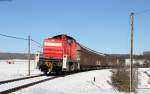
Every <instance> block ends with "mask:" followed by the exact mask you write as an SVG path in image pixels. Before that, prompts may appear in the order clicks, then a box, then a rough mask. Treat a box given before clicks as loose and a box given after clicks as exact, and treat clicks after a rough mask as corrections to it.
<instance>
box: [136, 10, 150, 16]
mask: <svg viewBox="0 0 150 94" xmlns="http://www.w3.org/2000/svg"><path fill="white" fill-rule="evenodd" d="M147 12H150V9H146V10H143V11H139V12H134V14H135V15H139V14H143V13H147Z"/></svg>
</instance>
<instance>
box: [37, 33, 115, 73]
mask: <svg viewBox="0 0 150 94" xmlns="http://www.w3.org/2000/svg"><path fill="white" fill-rule="evenodd" d="M42 49H43V50H42V54H41V56H40V58H39V62H38V64H37V65H38V68H39V69H40V70H41V71H42V72H44V73H45V74H47V73H52V72H55V73H61V72H74V71H81V70H91V69H100V68H106V67H113V66H116V65H117V58H115V57H112V56H109V55H106V54H102V53H98V52H96V51H93V50H91V49H89V48H87V47H85V46H82V45H81V44H79V43H78V42H77V41H76V40H75V39H74V38H73V37H70V36H68V35H65V34H61V35H57V36H54V37H51V38H46V39H44V42H43V48H42Z"/></svg>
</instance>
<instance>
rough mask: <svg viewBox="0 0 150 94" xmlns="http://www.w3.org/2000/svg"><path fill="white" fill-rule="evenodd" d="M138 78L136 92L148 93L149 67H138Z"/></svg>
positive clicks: (140, 93)
mask: <svg viewBox="0 0 150 94" xmlns="http://www.w3.org/2000/svg"><path fill="white" fill-rule="evenodd" d="M138 80H139V81H138V89H137V92H138V94H150V68H139V69H138Z"/></svg>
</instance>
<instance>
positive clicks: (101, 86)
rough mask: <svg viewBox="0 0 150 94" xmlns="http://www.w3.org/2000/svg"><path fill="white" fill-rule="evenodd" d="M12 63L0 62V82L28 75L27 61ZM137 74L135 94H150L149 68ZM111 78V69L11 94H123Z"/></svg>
mask: <svg viewBox="0 0 150 94" xmlns="http://www.w3.org/2000/svg"><path fill="white" fill-rule="evenodd" d="M14 61H15V62H14V64H8V62H7V61H0V80H1V81H2V80H7V79H13V78H20V77H24V76H27V75H28V61H25V60H14ZM138 72H139V75H138V79H139V81H138V89H137V93H136V94H150V89H149V88H150V68H140V69H138ZM36 74H42V73H41V72H40V71H39V70H38V69H36V63H35V61H31V75H36ZM111 76H112V70H111V69H104V70H94V71H88V72H82V73H77V74H73V75H68V76H65V77H60V78H56V79H53V80H50V81H47V82H44V83H40V84H37V85H35V86H32V87H29V88H26V89H22V90H20V91H17V92H14V93H13V94H124V92H119V91H117V90H116V89H115V88H114V87H113V86H112V85H111V82H112V81H111ZM94 77H95V82H94ZM14 84H16V83H14ZM16 86H17V85H16ZM0 89H1V90H2V88H0ZM126 94H128V93H126Z"/></svg>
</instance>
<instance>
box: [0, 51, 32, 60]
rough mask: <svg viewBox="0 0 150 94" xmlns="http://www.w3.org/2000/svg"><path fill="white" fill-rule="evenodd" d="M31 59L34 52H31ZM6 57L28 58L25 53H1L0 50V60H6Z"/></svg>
mask: <svg viewBox="0 0 150 94" xmlns="http://www.w3.org/2000/svg"><path fill="white" fill-rule="evenodd" d="M30 57H31V60H33V59H34V57H35V54H31V56H30ZM8 59H25V60H26V59H28V54H27V53H2V52H0V60H8Z"/></svg>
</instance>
